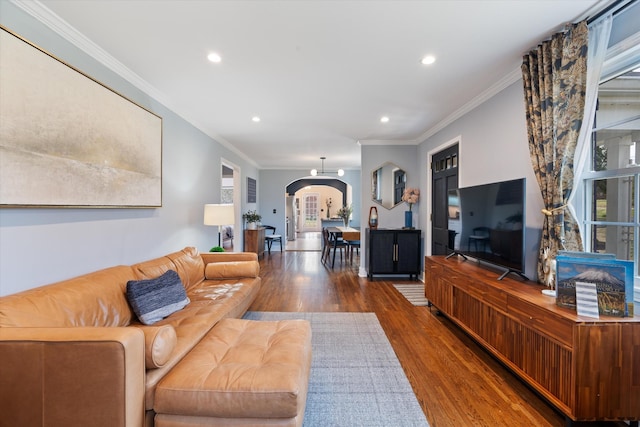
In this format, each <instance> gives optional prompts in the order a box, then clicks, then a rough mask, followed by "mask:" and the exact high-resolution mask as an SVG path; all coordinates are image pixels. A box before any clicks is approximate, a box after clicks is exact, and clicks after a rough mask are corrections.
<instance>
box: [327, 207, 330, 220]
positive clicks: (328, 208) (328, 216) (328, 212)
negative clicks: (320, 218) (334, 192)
mask: <svg viewBox="0 0 640 427" xmlns="http://www.w3.org/2000/svg"><path fill="white" fill-rule="evenodd" d="M329 218H331V208H330V207H327V219H329Z"/></svg>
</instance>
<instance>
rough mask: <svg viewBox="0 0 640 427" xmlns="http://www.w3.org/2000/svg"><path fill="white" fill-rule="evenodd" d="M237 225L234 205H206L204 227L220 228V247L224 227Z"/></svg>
mask: <svg viewBox="0 0 640 427" xmlns="http://www.w3.org/2000/svg"><path fill="white" fill-rule="evenodd" d="M233 224H235V219H234V212H233V205H227V204H224V205H222V204H207V205H204V225H217V226H218V246H220V247H222V246H221V238H220V237H221V235H222V226H223V225H233Z"/></svg>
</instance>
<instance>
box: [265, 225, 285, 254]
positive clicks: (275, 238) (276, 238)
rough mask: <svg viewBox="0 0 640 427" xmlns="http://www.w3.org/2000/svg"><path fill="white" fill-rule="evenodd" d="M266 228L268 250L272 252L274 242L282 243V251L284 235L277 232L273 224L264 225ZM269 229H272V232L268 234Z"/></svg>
mask: <svg viewBox="0 0 640 427" xmlns="http://www.w3.org/2000/svg"><path fill="white" fill-rule="evenodd" d="M263 227H264V228H265V229H266V230H265V235H264V241H265V243H266V244H267V251H268V252H269V253H271V245H273V242H278V243H280V252H282V235H280V234H276V228H275V227H274V226H273V225H263ZM268 231H271V234H267V232H268Z"/></svg>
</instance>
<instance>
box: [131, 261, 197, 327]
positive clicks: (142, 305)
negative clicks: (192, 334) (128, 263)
mask: <svg viewBox="0 0 640 427" xmlns="http://www.w3.org/2000/svg"><path fill="white" fill-rule="evenodd" d="M127 300H128V301H129V304H131V308H133V312H134V313H135V314H136V316H138V319H140V321H141V322H142V323H144V324H145V325H151V324H153V323H155V322H157V321H158V320H162V319H164V318H165V317H167V316H168V315H170V314H171V313H175V312H176V311H178V310H181V309H182V308H184V306H186V305H187V304H189V298H188V297H187V293H186V292H185V290H184V286H183V285H182V281H181V280H180V276H178V273H176V272H175V271H173V270H169V271H167V272H166V273H164V274H163V275H162V276H160V277H157V278H155V279H146V280H129V281H128V282H127Z"/></svg>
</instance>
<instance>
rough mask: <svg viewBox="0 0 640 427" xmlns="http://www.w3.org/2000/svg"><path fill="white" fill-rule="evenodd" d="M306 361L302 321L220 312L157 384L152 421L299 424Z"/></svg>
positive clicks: (307, 342) (306, 329) (170, 426)
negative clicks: (230, 316)
mask: <svg viewBox="0 0 640 427" xmlns="http://www.w3.org/2000/svg"><path fill="white" fill-rule="evenodd" d="M310 368H311V326H310V324H309V322H307V321H305V320H284V321H273V322H265V321H254V320H244V319H223V320H221V321H220V322H218V323H217V324H216V326H214V327H213V329H212V330H211V331H210V332H209V333H208V334H207V335H206V336H205V337H204V338H203V339H202V341H201V342H200V343H198V345H197V346H196V347H195V348H194V349H193V350H192V351H191V352H190V353H189V354H188V355H187V356H185V357H184V359H182V361H180V363H178V365H176V366H175V367H174V368H173V369H172V371H171V372H170V373H169V374H167V375H166V376H165V377H164V378H163V379H162V381H161V382H160V383H159V384H158V386H157V388H156V395H155V404H154V410H155V412H156V416H155V425H156V426H157V427H177V426H180V427H186V426H206V425H215V426H298V427H299V426H301V425H302V420H303V417H304V409H305V404H306V399H307V389H308V385H309V371H310Z"/></svg>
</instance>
